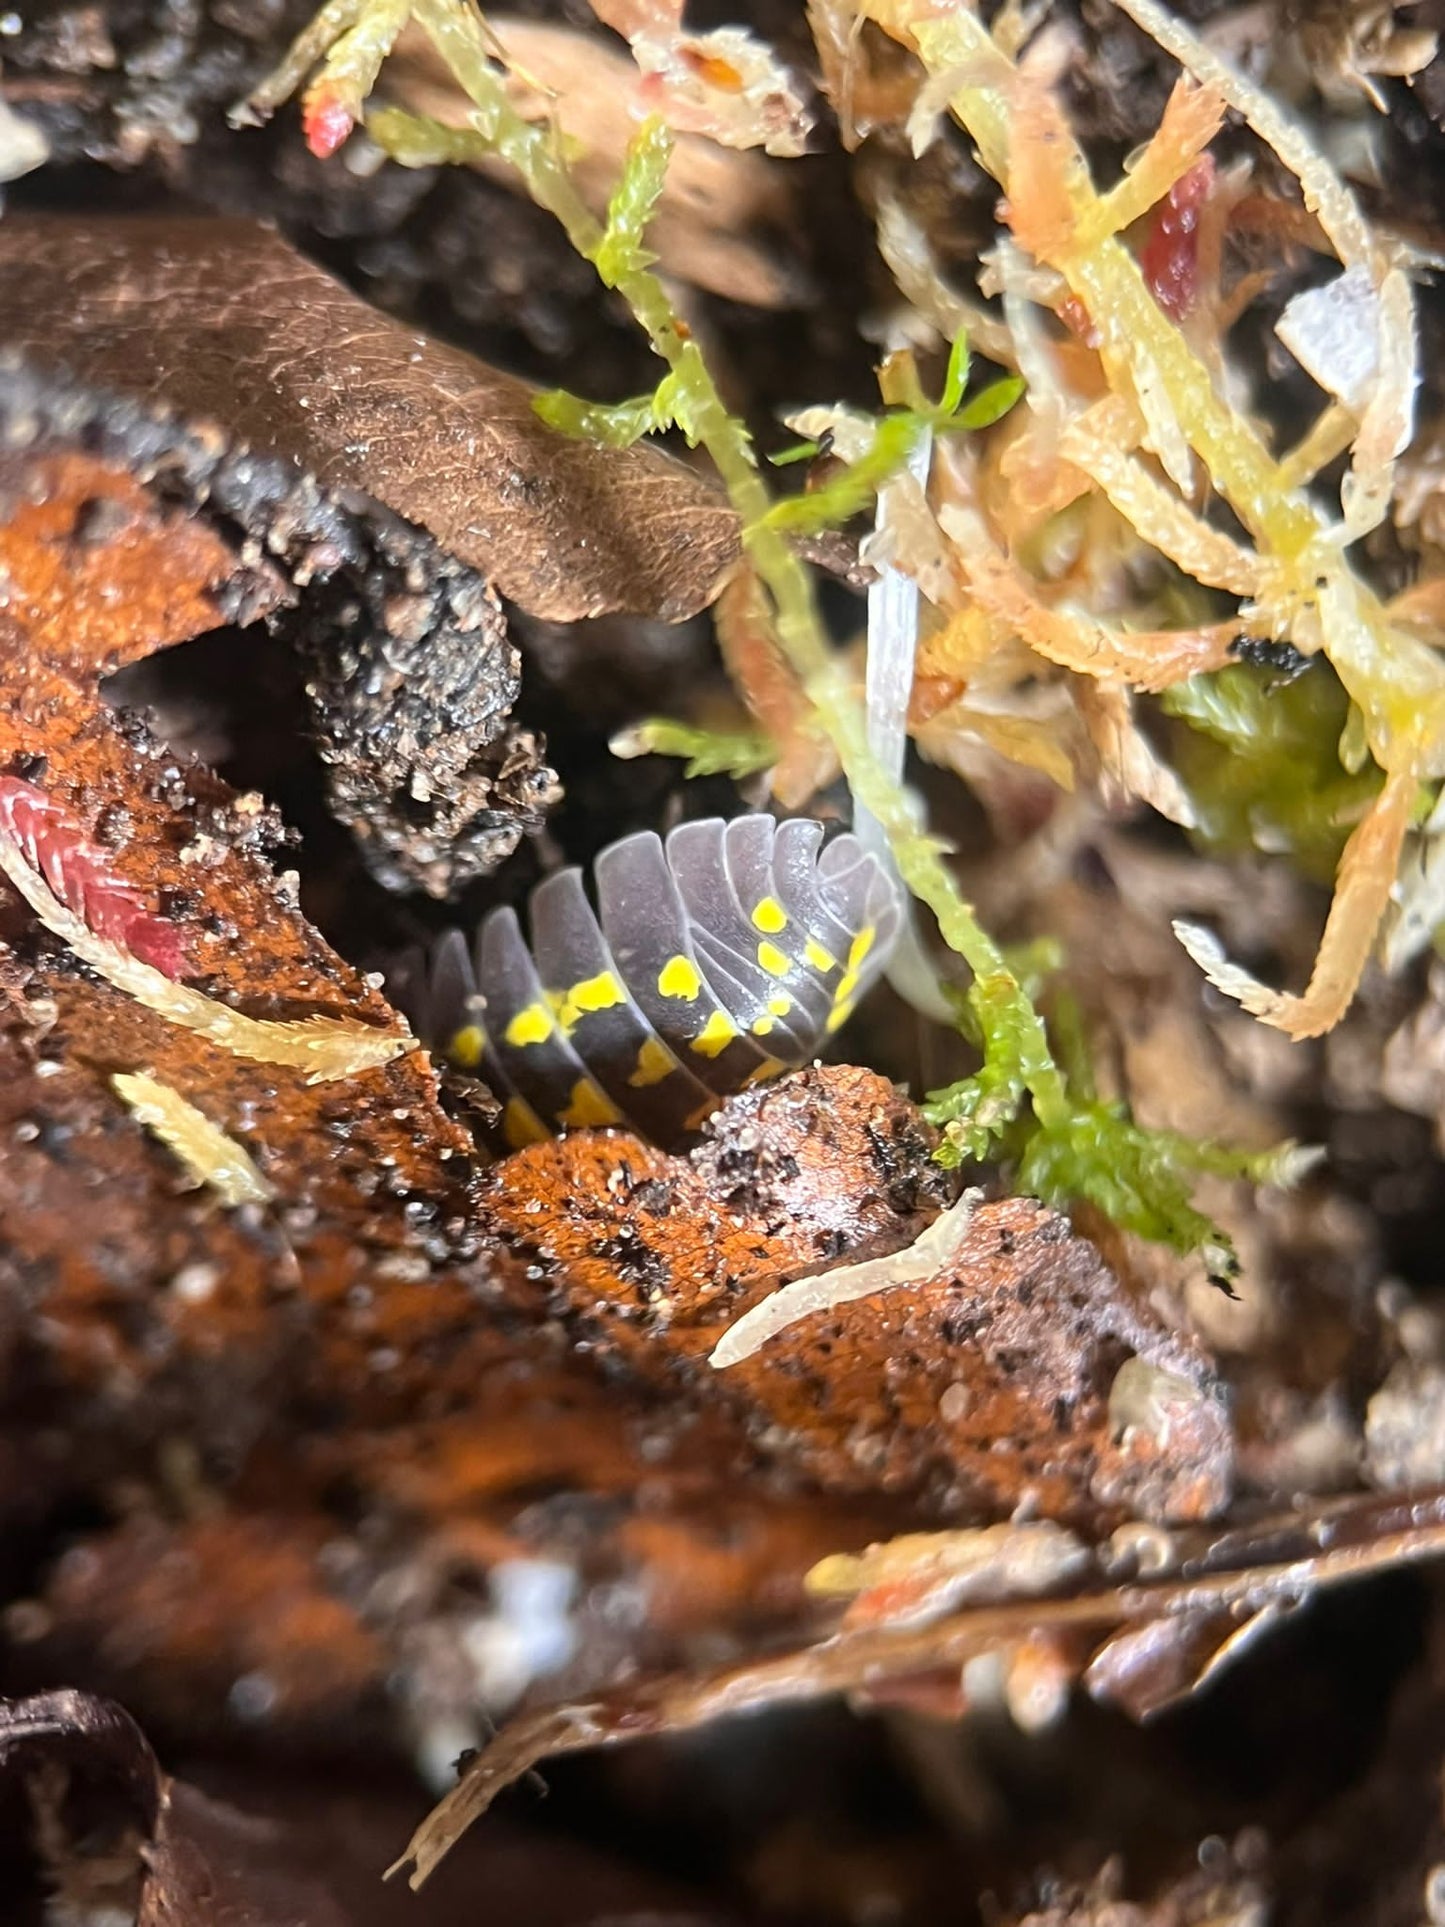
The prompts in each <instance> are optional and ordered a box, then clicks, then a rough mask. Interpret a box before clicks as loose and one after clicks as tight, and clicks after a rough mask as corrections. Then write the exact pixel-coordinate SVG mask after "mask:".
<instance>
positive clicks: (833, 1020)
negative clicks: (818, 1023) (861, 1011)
mask: <svg viewBox="0 0 1445 1927" xmlns="http://www.w3.org/2000/svg"><path fill="white" fill-rule="evenodd" d="M852 1015H853V1006H852V1005H851V1004H839V1005H837V1006H836V1008H835V1009H833V1010H831V1011H830V1012H829V1013H828V1022H827V1024H826V1025H825V1026H824V1028H825V1029H826V1030H827V1031H828V1032H829V1033H830V1034H831V1033H832V1032H833V1031H835V1030H841V1029H842V1028H843V1026H844V1024H846V1023H847V1021H848V1019H849V1018H850V1017H851V1016H852Z"/></svg>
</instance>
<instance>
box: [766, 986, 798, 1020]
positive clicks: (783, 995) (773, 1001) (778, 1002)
mask: <svg viewBox="0 0 1445 1927" xmlns="http://www.w3.org/2000/svg"><path fill="white" fill-rule="evenodd" d="M792 1008H793V1000H792V998H791V997H790V996H789V995H788V993H787V991H786V990H775V991H774V992H773V994H772V996H771V997H769V999H768V1009H769V1010H770V1011H771V1012H772V1013H773V1015H774V1017H786V1016H787V1014H788V1012H789V1011H790V1010H791V1009H792Z"/></svg>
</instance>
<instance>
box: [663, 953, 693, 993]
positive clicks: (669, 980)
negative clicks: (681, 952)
mask: <svg viewBox="0 0 1445 1927" xmlns="http://www.w3.org/2000/svg"><path fill="white" fill-rule="evenodd" d="M657 988H658V989H659V990H660V991H661V992H662V994H663V996H664V997H687V998H692V997H696V995H697V994H698V992H699V991H700V990H701V989H702V978H701V977H700V976H699V975H698V969H697V965H696V964H695V963H694V962H693V961H692V959H691V957H669V958H668V960H667V962H666V963H665V964H664V965H663V966H662V970H661V972H660V973H659V975H658V979H657Z"/></svg>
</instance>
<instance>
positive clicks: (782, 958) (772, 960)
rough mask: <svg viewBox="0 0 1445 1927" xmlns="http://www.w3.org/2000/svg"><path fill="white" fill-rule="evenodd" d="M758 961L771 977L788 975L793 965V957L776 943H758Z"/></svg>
mask: <svg viewBox="0 0 1445 1927" xmlns="http://www.w3.org/2000/svg"><path fill="white" fill-rule="evenodd" d="M758 962H759V963H760V964H761V965H762V966H763V969H764V970H766V971H767V973H768V975H769V976H770V977H786V976H787V974H788V972H789V971H790V970H791V969H792V967H793V960H792V958H791V957H789V956H787V955H786V953H785V952H783V951H781V950H779V948H778V946H777V945H776V944H775V943H760V944H759V945H758Z"/></svg>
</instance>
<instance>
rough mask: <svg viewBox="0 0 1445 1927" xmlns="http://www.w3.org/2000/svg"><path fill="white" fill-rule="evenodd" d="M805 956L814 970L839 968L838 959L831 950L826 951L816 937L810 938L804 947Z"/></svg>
mask: <svg viewBox="0 0 1445 1927" xmlns="http://www.w3.org/2000/svg"><path fill="white" fill-rule="evenodd" d="M803 955H804V956H805V957H806V958H807V959H808V962H809V963H810V964H811V965H812V966H813V968H814V970H836V969H837V968H838V959H837V958H836V957H835V956H834V955H833V953H832V951H831V950H825V949H824V948H823V946H822V944H820V943H819V942H818V939H817V938H816V937H809V939H808V941H807V944H806V945H805V946H804V949H803Z"/></svg>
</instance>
